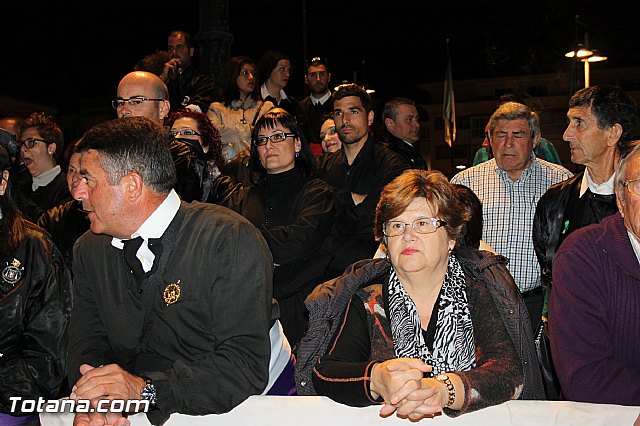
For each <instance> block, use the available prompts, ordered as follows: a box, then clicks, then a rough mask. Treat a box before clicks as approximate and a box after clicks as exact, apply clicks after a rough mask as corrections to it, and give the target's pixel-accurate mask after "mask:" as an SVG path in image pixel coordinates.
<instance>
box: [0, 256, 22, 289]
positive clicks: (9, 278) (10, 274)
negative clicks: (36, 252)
mask: <svg viewBox="0 0 640 426" xmlns="http://www.w3.org/2000/svg"><path fill="white" fill-rule="evenodd" d="M23 270H24V267H23V266H22V264H21V263H20V261H19V260H18V259H16V258H13V261H11V263H9V262H7V266H5V267H4V269H3V270H2V280H3V281H5V282H7V283H9V284H11V285H15V284H16V283H17V282H18V281H20V278H22V271H23Z"/></svg>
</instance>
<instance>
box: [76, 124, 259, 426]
mask: <svg viewBox="0 0 640 426" xmlns="http://www.w3.org/2000/svg"><path fill="white" fill-rule="evenodd" d="M166 137H167V136H166V132H164V131H163V129H162V127H160V126H159V125H158V124H156V123H153V122H152V121H151V120H149V119H146V118H143V117H128V118H122V119H120V120H114V121H109V122H106V123H103V124H100V125H98V126H95V127H94V128H92V129H91V130H89V131H88V132H87V133H85V135H84V136H83V138H82V140H81V142H80V143H79V144H78V146H77V147H76V151H77V152H81V154H82V157H81V170H80V174H81V176H82V181H81V182H80V183H79V185H78V186H77V187H76V188H75V190H74V194H73V195H74V198H76V199H78V200H80V201H81V202H82V207H83V209H84V210H86V211H88V217H89V220H90V221H91V231H92V232H89V233H87V234H85V235H84V236H83V237H81V238H80V239H79V240H78V242H77V244H76V247H75V252H74V272H75V283H74V309H73V312H72V315H71V324H70V347H71V350H70V354H69V362H68V365H69V383H71V384H75V386H74V387H73V389H72V394H71V397H72V398H77V399H90V400H92V402H93V403H94V404H95V403H96V401H97V400H99V399H127V400H135V399H143V400H147V401H149V404H150V407H151V409H150V411H149V412H148V413H147V416H148V418H149V420H150V421H151V423H153V424H159V423H162V422H164V421H166V420H167V419H168V417H169V415H170V414H171V413H174V412H177V413H184V414H191V415H202V414H209V413H223V412H226V411H229V410H231V409H232V408H233V407H235V406H236V405H238V404H240V403H241V402H242V401H244V400H245V399H246V398H247V397H248V396H249V395H252V394H260V393H261V392H262V390H263V389H264V387H265V385H266V383H267V377H268V367H269V353H270V346H269V328H270V325H271V321H270V319H271V294H272V290H271V276H272V258H271V255H270V253H269V248H268V247H267V244H266V243H265V241H264V239H263V238H262V237H261V235H260V233H259V232H258V231H257V230H256V229H255V228H254V227H253V226H252V225H251V224H250V223H249V222H248V221H246V220H245V219H243V218H242V217H241V216H239V215H237V214H235V213H233V212H231V211H230V210H228V209H225V208H223V207H219V206H215V205H210V204H201V203H197V202H195V203H192V204H187V203H185V202H181V201H180V199H179V198H178V196H177V194H176V193H175V191H174V190H173V189H172V187H173V185H174V184H175V179H176V178H175V169H174V167H173V162H172V160H171V155H170V153H169V150H168V149H167V147H166V144H165V143H164V139H165V138H166ZM101 415H103V414H99V413H90V414H82V413H79V414H77V415H76V422H75V423H76V424H88V422H89V421H91V420H93V417H95V416H101ZM106 416H107V418H106V419H104V420H106V423H107V424H113V423H114V422H118V421H122V419H120V417H121V416H122V413H109V414H107V415H106Z"/></svg>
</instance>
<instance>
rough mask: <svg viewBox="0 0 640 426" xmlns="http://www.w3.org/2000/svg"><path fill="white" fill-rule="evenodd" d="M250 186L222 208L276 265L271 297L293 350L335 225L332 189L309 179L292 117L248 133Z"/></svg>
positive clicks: (309, 162) (275, 113) (277, 113)
mask: <svg viewBox="0 0 640 426" xmlns="http://www.w3.org/2000/svg"><path fill="white" fill-rule="evenodd" d="M250 167H251V169H252V171H253V172H255V173H252V175H253V185H252V186H249V187H245V188H242V189H240V190H238V191H236V192H235V193H234V194H233V195H232V196H231V197H230V198H229V199H228V201H227V202H226V205H227V206H228V207H229V208H231V209H233V210H235V211H237V212H238V213H240V214H242V215H243V216H244V217H246V218H247V219H249V220H250V221H251V222H252V223H253V224H254V225H255V226H256V227H257V228H258V229H259V230H260V231H261V233H262V235H263V236H264V238H265V240H266V241H267V243H268V244H269V248H270V249H271V254H272V255H273V261H274V265H275V271H274V277H273V295H274V297H275V298H276V299H277V300H278V302H279V305H280V313H281V317H280V319H281V322H282V326H283V328H284V333H285V335H286V336H287V339H288V340H289V342H290V343H291V346H294V345H295V344H296V343H297V342H298V341H299V340H300V338H301V337H302V335H303V334H304V331H305V328H306V323H307V319H306V317H307V312H306V308H305V306H304V300H305V298H306V297H307V295H308V294H309V293H310V292H311V290H313V288H314V287H315V286H316V285H317V284H319V283H320V282H322V281H324V280H325V278H326V277H325V275H324V274H325V269H326V267H327V265H328V264H329V261H330V260H331V254H330V253H328V252H326V251H325V250H324V249H323V248H322V245H323V242H324V239H325V237H326V235H327V233H328V232H329V230H330V229H331V226H332V224H333V221H334V201H333V192H332V190H331V188H330V187H329V186H328V185H327V184H326V183H324V181H322V180H320V179H318V178H316V177H314V174H313V169H314V158H313V154H312V153H311V150H310V149H309V146H308V144H307V141H306V140H305V137H304V135H303V133H302V131H301V130H300V128H299V126H298V124H297V123H296V122H295V120H294V118H293V116H292V115H291V114H289V113H288V112H286V111H284V110H283V109H281V108H275V109H272V110H270V111H269V112H267V113H266V114H265V115H264V116H263V117H262V118H261V119H260V120H258V122H257V123H256V126H255V128H254V130H253V133H252V146H251V157H250Z"/></svg>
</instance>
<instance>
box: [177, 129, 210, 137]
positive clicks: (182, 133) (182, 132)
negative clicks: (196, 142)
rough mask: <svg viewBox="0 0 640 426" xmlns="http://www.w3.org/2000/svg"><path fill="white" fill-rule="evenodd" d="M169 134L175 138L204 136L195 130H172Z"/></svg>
mask: <svg viewBox="0 0 640 426" xmlns="http://www.w3.org/2000/svg"><path fill="white" fill-rule="evenodd" d="M169 133H170V134H171V136H173V137H174V138H175V137H178V136H202V135H201V134H200V133H198V132H196V131H195V130H193V129H171V130H169Z"/></svg>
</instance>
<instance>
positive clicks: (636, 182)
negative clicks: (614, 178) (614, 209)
mask: <svg viewBox="0 0 640 426" xmlns="http://www.w3.org/2000/svg"><path fill="white" fill-rule="evenodd" d="M620 185H622V186H623V187H625V188H627V189H628V190H629V192H631V193H632V194H633V195H640V179H630V180H625V181H624V182H620Z"/></svg>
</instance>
